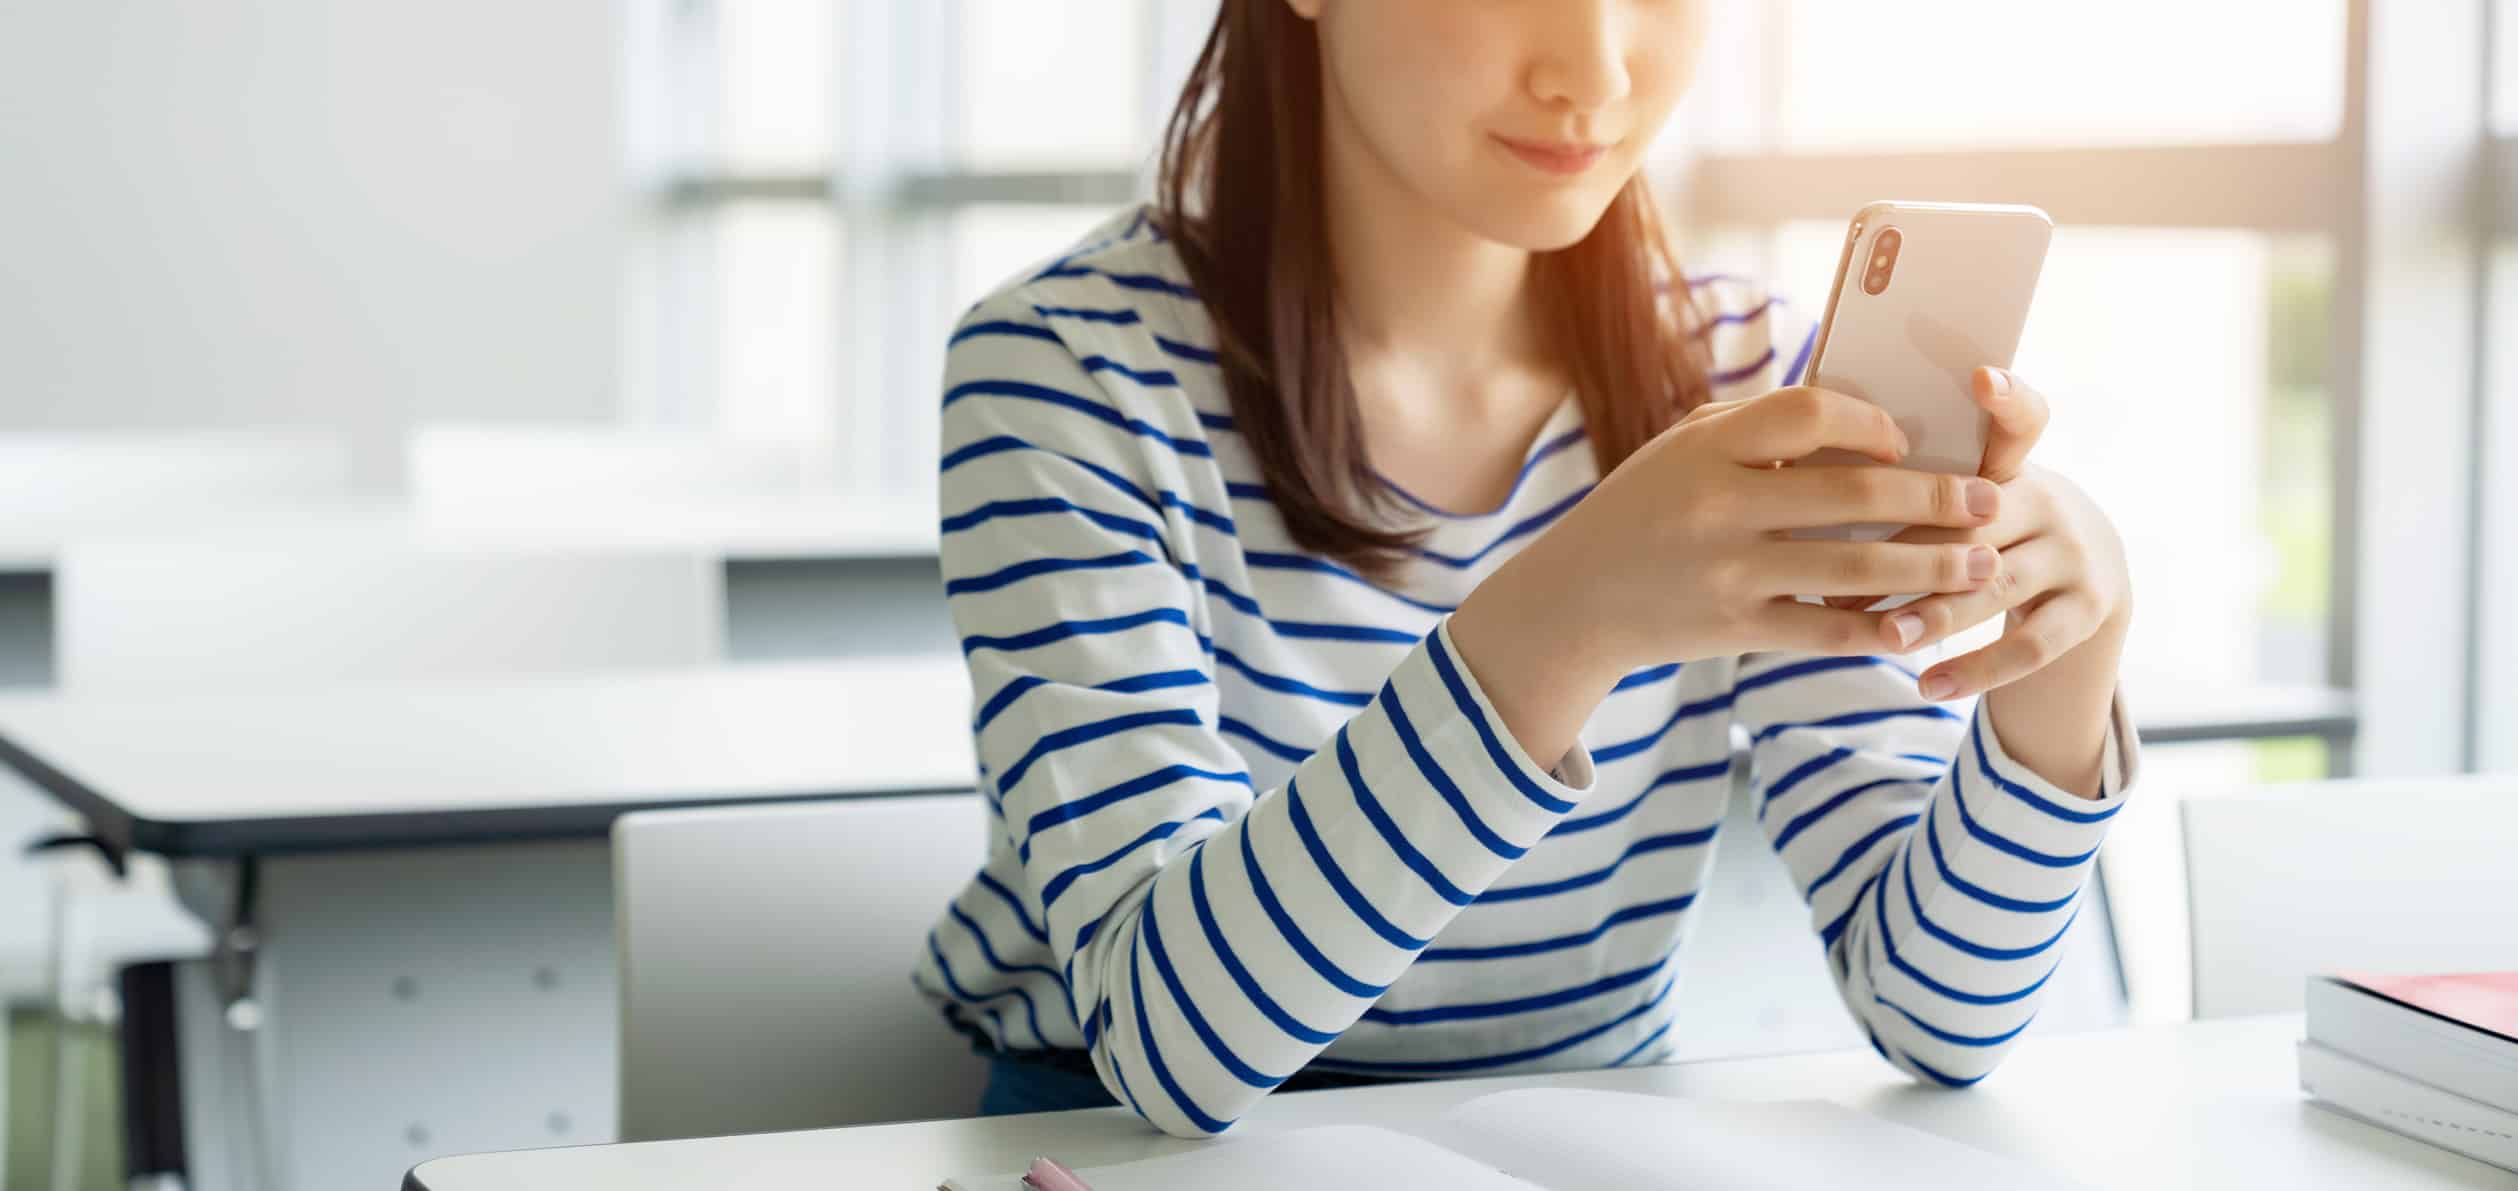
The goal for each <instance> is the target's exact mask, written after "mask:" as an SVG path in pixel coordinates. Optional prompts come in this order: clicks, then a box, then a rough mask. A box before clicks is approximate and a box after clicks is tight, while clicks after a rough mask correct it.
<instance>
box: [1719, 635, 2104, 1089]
mask: <svg viewBox="0 0 2518 1191" xmlns="http://www.w3.org/2000/svg"><path fill="white" fill-rule="evenodd" d="M1734 695H1735V703H1734V716H1735V722H1736V723H1737V724H1738V725H1739V726H1740V727H1742V728H1743V729H1745V730H1746V731H1747V733H1748V735H1749V738H1750V742H1751V772H1752V781H1753V787H1754V790H1755V793H1756V797H1757V807H1758V820H1759V823H1760V825H1761V826H1762V827H1763V828H1764V830H1765V833H1766V836H1767V839H1768V840H1769V841H1770V842H1771V843H1772V844H1773V845H1774V848H1775V850H1776V852H1777V853H1778V854H1779V855H1780V856H1781V857H1782V858H1783V861H1784V865H1785V867H1786V868H1787V869H1788V870H1789V871H1790V872H1791V873H1792V876H1793V878H1794V880H1795V882H1796V883H1797V884H1798V885H1799V886H1800V887H1801V890H1802V893H1803V896H1804V897H1805V898H1806V899H1807V901H1808V904H1809V907H1810V918H1811V924H1812V926H1813V927H1814V928H1816V929H1817V931H1818V934H1819V938H1820V940H1821V942H1822V943H1823V944H1824V945H1825V946H1826V949H1827V961H1828V969H1829V971H1830V973H1831V974H1832V975H1833V976H1834V977H1835V979H1836V983H1837V987H1838V991H1839V992H1840V993H1841V994H1842V995H1843V997H1844V1001H1845V1005H1846V1007H1847V1008H1848V1009H1850V1010H1852V1012H1853V1015H1854V1018H1855V1020H1856V1021H1857V1022H1858V1023H1860V1024H1861V1025H1862V1026H1863V1028H1864V1030H1865V1031H1866V1032H1867V1033H1868V1034H1869V1035H1870V1037H1871V1042H1872V1045H1873V1046H1874V1047H1875V1048H1876V1049H1878V1050H1879V1051H1880V1053H1881V1055H1882V1056H1883V1057H1885V1058H1887V1059H1888V1060H1889V1061H1890V1062H1891V1063H1894V1064H1896V1065H1897V1066H1898V1067H1899V1068H1901V1069H1903V1070H1905V1071H1907V1072H1908V1073H1910V1074H1913V1075H1916V1076H1918V1077H1921V1078H1925V1079H1929V1080H1932V1081H1934V1082H1936V1083H1940V1084H1944V1085H1949V1086H1963V1085H1966V1084H1970V1083H1973V1082H1975V1081H1976V1080H1978V1079H1982V1078H1983V1077H1984V1076H1985V1074H1986V1073H1987V1072H1989V1071H1991V1070H1992V1069H1993V1067H1994V1066H1995V1064H1996V1063H1997V1062H1999V1061H2000V1059H2001V1057H2002V1055H2003V1053H2004V1052H2005V1051H2006V1050H2007V1049H2008V1048H2009V1046H2010V1045H2011V1043H2012V1040H2013V1039H2015V1038H2016V1037H2018V1035H2019V1033H2020V1032H2021V1030H2023V1029H2025V1028H2026V1027H2027V1025H2028V1022H2029V1020H2030V1019H2031V1018H2032V1017H2034V1016H2035V1014H2036V1011H2037V1005H2038V998H2039V994H2040V991H2041V990H2042V989H2043V987H2044V985H2045V983H2046V981H2047V978H2048V977H2049V976H2050V975H2051V974H2052V973H2053V971H2054V967H2055V965H2056V963H2057V962H2058V959H2059V957H2060V956H2061V955H2062V953H2063V949H2062V948H2061V947H2059V946H2058V943H2059V941H2060V940H2061V938H2062V936H2063V933H2064V930H2065V928H2067V927H2068V926H2070V925H2071V923H2072V921H2073V918H2074V916H2075V915H2076V914H2077V913H2078V912H2079V910H2080V897H2081V892H2082V889H2083V887H2084V882H2085V880H2086V878H2087V876H2088V874H2089V870H2090V866H2091V864H2092V863H2093V862H2094V860H2095V858H2096V856H2097V854H2098V845H2099V841H2100V839H2101V838H2102V837H2103V836H2104V835H2105V833H2106V830H2107V823H2108V820H2109V819H2110V818H2111V817H2113V816H2114V815H2115V813H2116V811H2117V809H2118V808H2119V807H2120V806H2121V805H2122V804H2123V800H2124V797H2125V793H2126V790H2127V787H2128V786H2130V785H2131V783H2132V781H2133V777H2134V771H2135V769H2136V757H2135V747H2136V746H2135V737H2134V732H2133V729H2132V727H2131V724H2130V722H2129V721H2128V719H2127V718H2126V714H2125V710H2124V704H2123V700H2122V698H2121V697H2119V698H2117V699H2116V700H2115V701H2114V703H2113V705H2112V709H2111V713H2110V714H2111V720H2112V722H2111V725H2110V728H2109V731H2108V734H2107V737H2106V743H2105V745H2104V748H2105V756H2104V758H2103V761H2102V766H2101V775H2102V776H2101V778H2100V783H2101V790H2100V793H2101V796H2100V797H2099V798H2097V799H2094V800H2093V799H2085V798H2079V797H2075V796H2073V795H2071V794H2068V793H2066V792H2064V791H2063V790H2061V789H2059V788H2057V787H2056V786H2054V785H2053V784H2052V783H2050V782H2047V781H2046V780H2045V779H2044V778H2042V777H2040V776H2038V775H2037V774H2036V773H2034V772H2032V771H2031V770H2029V769H2028V768H2027V767H2025V766H2023V765H2021V764H2019V763H2018V762H2017V761H2015V760H2013V759H2012V758H2011V756H2010V754H2009V753H2008V752H2006V751H2005V750H2004V749H2003V747H2002V740H2001V732H2004V731H2007V732H2018V731H2027V730H2033V726H2030V725H2008V724H2006V725H2001V726H2000V731H1997V727H1996V725H1994V724H1993V723H1991V722H1990V719H1989V717H1988V714H1987V710H1986V709H1985V708H1984V707H1983V706H1982V704H1981V703H1980V704H1979V705H1978V707H1977V709H1976V711H1975V712H1974V714H1973V715H1972V716H1971V717H1964V718H1963V717H1961V716H1959V715H1957V714H1955V713H1953V712H1951V711H1949V710H1947V709H1945V708H1942V707H1940V706H1937V705H1935V704H1932V703H1929V702H1926V701H1925V700H1924V699H1923V698H1922V696H1921V695H1920V694H1919V693H1918V692H1917V689H1916V676H1915V674H1914V673H1913V672H1912V671H1910V670H1908V669H1906V667H1905V666H1904V665H1903V664H1902V663H1900V662H1896V661H1891V660H1888V659H1882V658H1810V657H1793V656H1785V655H1766V654H1753V655H1750V656H1748V657H1745V658H1743V659H1741V662H1740V671H1739V675H1738V678H1737V681H1736V685H1735V687H1734Z"/></svg>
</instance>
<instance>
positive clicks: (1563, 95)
mask: <svg viewBox="0 0 2518 1191" xmlns="http://www.w3.org/2000/svg"><path fill="white" fill-rule="evenodd" d="M1285 2H1286V3H1288V4H1290V5H1292V6H1293V8H1294V11H1295V12H1296V13H1298V14H1300V15H1302V16H1304V17H1306V18H1308V19H1310V20H1312V21H1313V22H1314V24H1315V25H1316V27H1317V28H1318V30H1319V34H1320V52H1321V68H1322V72H1323V77H1324V86H1325V90H1326V91H1327V94H1326V95H1325V96H1324V97H1323V99H1324V102H1325V108H1326V119H1327V120H1328V121H1330V122H1331V124H1332V125H1333V126H1343V127H1333V128H1332V129H1331V131H1330V135H1331V136H1333V137H1335V136H1340V135H1344V136H1347V137H1349V138H1351V139H1352V140H1353V141H1355V142H1356V143H1358V144H1359V145H1360V146H1361V148H1362V150H1363V151H1364V152H1365V153H1366V154H1368V155H1369V156H1370V158H1371V159H1372V160H1374V161H1377V162H1378V163H1379V165H1380V166H1381V168H1382V169H1384V170H1385V171H1386V172H1387V173H1388V174H1389V176H1391V177H1393V178H1395V179H1396V180H1397V181H1398V183H1399V185H1400V186H1402V187H1404V188H1406V189H1408V190H1410V191H1413V192H1414V193H1415V195H1416V196H1417V197H1418V198H1420V199H1422V200H1423V201H1424V202H1426V203H1428V204H1429V205H1431V206H1432V207H1433V208H1434V209H1435V210H1437V211H1439V212H1441V213H1443V214H1445V215H1447V216H1449V217H1450V218H1451V219H1453V220H1454V221H1455V222H1457V223H1459V224H1460V225H1462V226H1464V227H1466V228H1468V229H1470V230H1471V231H1473V232H1475V233H1477V234H1479V235H1482V236H1485V237H1486V238H1488V239H1491V240H1495V241H1499V242H1502V243H1506V244H1511V245H1514V246H1516V247H1519V248H1524V249H1528V250H1530V251H1534V252H1544V251H1550V250H1553V249H1558V248H1563V247H1566V246H1568V245H1570V244H1573V243H1574V242H1576V241H1578V240H1580V239H1582V238H1583V237H1584V236H1586V235H1588V234H1590V232H1591V229H1592V227H1593V225H1595V224H1597V223H1598V222H1599V220H1600V215H1601V213H1602V212H1603V211H1606V210H1607V209H1608V206H1609V203H1610V201H1611V200H1613V199H1615V198H1616V197H1617V194H1618V191H1619V190H1620V189H1621V188H1623V187H1624V186H1625V185H1626V183H1627V180H1628V179H1630V178H1632V177H1633V176H1634V175H1635V171H1636V170H1637V168H1639V167H1640V165H1641V164H1642V161H1643V155H1644V150H1645V148H1646V146H1648V145H1650V144H1651V143H1652V140H1653V137H1654V135H1655V134H1657V133H1658V132H1660V130H1661V126H1662V124H1663V122H1664V121H1666V120H1667V119H1668V118H1669V116H1670V109H1671V108H1672V107H1674V106H1675V105H1676V104H1677V103H1678V101H1679V97H1680V96H1681V95H1683V94H1685V93H1686V91H1687V87H1688V84H1689V82H1690V81H1691V80H1692V79H1693V78H1694V76H1695V72H1696V59H1697V52H1698V50H1699V48H1700V47H1701V46H1702V43H1703V41H1704V37H1705V20H1706V12H1705V10H1706V8H1707V7H1708V6H1709V5H1710V4H1711V3H1712V2H1713V0H1285Z"/></svg>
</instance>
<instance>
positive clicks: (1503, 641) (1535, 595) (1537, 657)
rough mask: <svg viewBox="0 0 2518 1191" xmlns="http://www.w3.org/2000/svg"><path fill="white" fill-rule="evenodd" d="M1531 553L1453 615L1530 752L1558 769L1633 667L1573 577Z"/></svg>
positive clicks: (1461, 645)
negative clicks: (1603, 629)
mask: <svg viewBox="0 0 2518 1191" xmlns="http://www.w3.org/2000/svg"><path fill="white" fill-rule="evenodd" d="M1534 553H1535V552H1534V551H1524V552H1523V553H1522V554H1521V555H1519V556H1517V557H1515V558H1514V559H1513V560H1512V561H1511V562H1508V563H1506V564H1505V565H1504V566H1503V567H1501V568H1498V569H1497V570H1496V572H1495V573H1494V574H1493V575H1490V576H1488V577H1487V579H1486V581H1485V582H1483V583H1481V584H1479V585H1478V587H1477V590H1475V591H1472V592H1470V593H1469V598H1468V599H1467V600H1464V601H1462V603H1461V605H1460V607H1459V609H1458V610H1457V611H1455V612H1453V613H1452V615H1451V625H1450V631H1451V642H1452V645H1453V646H1454V647H1455V649H1456V650H1457V651H1458V653H1459V655H1460V660H1461V664H1463V665H1464V666H1466V667H1467V668H1468V670H1469V673H1470V675H1471V677H1473V678H1475V679H1476V680H1477V684H1478V686H1479V688H1480V689H1481V690H1483V691H1485V692H1486V697H1487V700H1488V702H1490V703H1492V704H1493V705H1494V707H1495V709H1496V711H1497V713H1498V714H1499V715H1501V716H1502V717H1503V719H1504V723H1505V726H1506V727H1507V728H1509V729H1510V730H1511V731H1512V733H1513V736H1514V738H1515V739H1516V740H1518V741H1519V742H1520V744H1521V747H1522V751H1524V752H1526V753H1528V754H1529V755H1530V756H1531V758H1532V759H1534V760H1536V761H1538V762H1539V763H1540V764H1542V765H1552V764H1554V763H1555V762H1556V761H1557V759H1558V758H1560V757H1562V756H1564V755H1565V754H1566V753H1567V752H1568V751H1570V750H1571V749H1572V748H1573V747H1574V745H1575V743H1576V742H1577V738H1578V736H1579V735H1580V733H1581V731H1582V726H1583V724H1584V723H1585V722H1586V721H1588V720H1589V719H1590V718H1591V713H1592V711H1593V709H1595V708H1597V707H1598V706H1599V705H1600V701H1601V700H1602V699H1604V698H1607V697H1608V693H1609V691H1610V689H1611V688H1613V687H1615V686H1616V685H1617V683H1618V680H1619V679H1621V678H1623V677H1625V675H1626V672H1627V670H1629V669H1630V668H1631V667H1630V666H1628V665H1627V664H1626V662H1625V655H1624V653H1623V652H1622V651H1621V650H1620V649H1618V648H1617V647H1616V644H1615V641H1614V639H1613V637H1612V636H1611V635H1609V634H1606V633H1602V632H1599V631H1597V630H1598V629H1599V628H1600V627H1601V621H1600V619H1599V618H1597V617H1596V616H1594V615H1593V614H1592V612H1591V610H1590V609H1589V608H1587V607H1585V606H1584V604H1585V601H1583V600H1582V599H1581V597H1580V596H1579V594H1578V593H1576V592H1575V591H1573V590H1571V589H1573V588H1576V587H1578V586H1579V584H1578V583H1575V582H1571V581H1570V579H1571V575H1570V574H1569V573H1568V572H1564V571H1560V570H1556V569H1554V568H1550V567H1548V566H1547V565H1545V562H1544V560H1538V559H1533V557H1532V555H1533V554H1534Z"/></svg>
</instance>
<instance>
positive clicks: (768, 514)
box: [0, 496, 936, 574]
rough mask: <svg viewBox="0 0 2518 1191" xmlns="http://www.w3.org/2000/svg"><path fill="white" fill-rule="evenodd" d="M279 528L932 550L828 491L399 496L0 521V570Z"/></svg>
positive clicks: (847, 555) (836, 552) (310, 534)
mask: <svg viewBox="0 0 2518 1191" xmlns="http://www.w3.org/2000/svg"><path fill="white" fill-rule="evenodd" d="M201 534H208V535H212V536H219V537H229V536H245V537H263V536H290V537H304V538H306V539H307V540H309V541H320V540H321V539H322V537H323V535H325V534H344V535H356V536H359V537H362V538H370V539H372V538H373V537H376V536H378V535H395V536H402V537H407V538H409V539H410V540H412V541H413V542H415V543H419V544H423V545H438V546H446V547H464V546H501V547H549V548H555V549H556V548H565V549H589V548H632V547H649V548H670V549H687V550H698V551H703V552H707V553H713V554H716V555H718V556H719V557H721V558H723V559H725V560H727V561H730V562H764V561H794V560H854V559H892V558H922V557H932V556H933V555H934V554H935V548H936V526H935V510H934V509H933V508H932V507H929V506H925V505H917V506H910V505H902V504H886V503H868V502H866V501H858V500H847V499H843V498H841V497H838V496H827V497H811V498H801V497H800V498H798V499H795V500H779V501H759V502H739V503H738V502H720V503H715V504H706V505H682V504H666V503H657V504H653V505H649V504H619V505H613V506H608V507H592V506H582V507H576V508H566V507H561V508H547V509H528V508H509V509H502V510H499V513H498V515H497V516H495V517H491V516H488V515H477V514H462V513H430V512H426V511H423V510H418V509H414V508H411V507H409V506H405V505H395V504H379V505H347V506H340V507H333V508H308V509H299V510H289V511H273V512H265V513H255V514H238V513H234V512H227V513H213V514H211V515H206V516H188V515H186V514H185V512H184V511H183V510H180V509H165V510H156V511H153V512H152V513H151V515H150V516H149V517H147V518H146V519H139V518H133V517H115V518H102V519H77V518H71V519H63V520H56V521H46V522H43V523H40V524H32V525H27V524H19V525H8V526H0V573H18V574H46V573H50V572H51V571H52V570H53V569H54V568H55V567H56V566H58V565H59V563H60V559H61V556H62V554H63V553H64V552H66V551H67V550H68V549H69V548H70V547H71V546H72V545H74V544H76V543H78V542H83V541H93V540H98V539H107V540H131V539H146V538H152V537H168V536H181V537H190V536H195V535H201Z"/></svg>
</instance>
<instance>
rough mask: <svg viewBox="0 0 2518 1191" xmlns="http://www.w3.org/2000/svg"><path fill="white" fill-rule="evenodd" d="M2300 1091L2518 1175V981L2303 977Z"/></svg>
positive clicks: (2477, 976) (2509, 975)
mask: <svg viewBox="0 0 2518 1191" xmlns="http://www.w3.org/2000/svg"><path fill="white" fill-rule="evenodd" d="M2299 1085H2300V1087H2301V1088H2302V1089H2304V1090H2306V1091H2307V1092H2308V1093H2309V1094H2310V1095H2313V1096H2315V1097H2316V1098H2318V1099H2319V1100H2322V1101H2325V1102H2326V1103H2327V1104H2329V1105H2331V1106H2333V1107H2335V1108H2338V1109H2341V1110H2342V1111H2344V1112H2346V1113H2349V1114H2351V1115H2353V1116H2356V1117H2360V1118H2362V1119H2363V1120H2366V1121H2369V1122H2371V1123H2372V1124H2377V1125H2383V1126H2385V1127H2386V1128H2389V1129H2393V1130H2395V1131H2396V1132H2398V1133H2402V1134H2404V1135H2405V1136H2407V1137H2413V1138H2418V1139H2420V1140H2422V1141H2426V1142H2429V1143H2431V1144H2432V1145H2435V1146H2440V1147H2442V1148H2444V1149H2450V1150H2455V1151H2457V1152H2458V1153H2460V1154H2464V1155H2467V1156H2468V1157H2472V1158H2479V1159H2481V1160H2483V1161H2485V1162H2489V1163H2491V1164H2493V1165H2494V1166H2500V1167H2505V1168H2507V1169H2510V1170H2518V972H2494V973H2470V974H2463V975H2446V976H2398V975H2380V974H2377V973H2371V972H2352V973H2339V974H2334V975H2326V976H2316V977H2312V978H2310V980H2309V982H2308V1037H2307V1038H2306V1039H2304V1040H2302V1041H2301V1042H2300V1044H2299Z"/></svg>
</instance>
